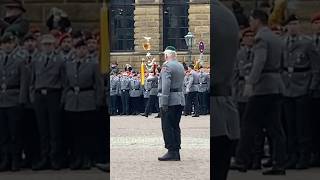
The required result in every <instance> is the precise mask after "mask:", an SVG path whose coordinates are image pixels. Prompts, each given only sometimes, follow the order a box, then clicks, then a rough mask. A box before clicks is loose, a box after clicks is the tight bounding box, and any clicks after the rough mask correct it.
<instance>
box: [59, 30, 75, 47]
mask: <svg viewBox="0 0 320 180" xmlns="http://www.w3.org/2000/svg"><path fill="white" fill-rule="evenodd" d="M67 38H72V37H71V35H70V34H68V33H67V34H64V35H62V36H61V37H60V39H59V45H61V44H62V42H63V41H64V40H65V39H67Z"/></svg>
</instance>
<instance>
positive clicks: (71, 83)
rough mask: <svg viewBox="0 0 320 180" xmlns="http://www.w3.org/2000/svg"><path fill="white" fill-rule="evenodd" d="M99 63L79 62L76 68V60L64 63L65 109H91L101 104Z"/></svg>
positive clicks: (76, 110)
mask: <svg viewBox="0 0 320 180" xmlns="http://www.w3.org/2000/svg"><path fill="white" fill-rule="evenodd" d="M102 82H103V81H102V76H101V74H100V70H99V65H98V64H97V63H93V62H89V59H86V60H84V61H83V62H81V64H80V66H79V68H77V61H72V62H67V63H66V77H65V79H64V90H63V96H62V99H63V102H64V104H65V105H64V109H65V110H66V111H72V112H80V111H93V110H96V109H97V108H99V107H101V106H102V104H103V83H102Z"/></svg>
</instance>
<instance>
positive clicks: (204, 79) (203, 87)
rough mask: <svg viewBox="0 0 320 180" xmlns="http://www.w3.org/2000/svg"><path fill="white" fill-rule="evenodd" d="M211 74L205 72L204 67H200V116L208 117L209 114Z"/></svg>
mask: <svg viewBox="0 0 320 180" xmlns="http://www.w3.org/2000/svg"><path fill="white" fill-rule="evenodd" d="M209 76H210V75H209V74H208V73H206V72H204V69H203V67H200V72H199V85H198V94H199V104H200V110H199V112H200V115H206V114H207V113H208V106H207V105H208V104H207V98H208V89H209V86H208V85H209V83H208V82H209V80H210V79H209Z"/></svg>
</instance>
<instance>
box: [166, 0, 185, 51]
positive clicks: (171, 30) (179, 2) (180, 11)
mask: <svg viewBox="0 0 320 180" xmlns="http://www.w3.org/2000/svg"><path fill="white" fill-rule="evenodd" d="M188 10H189V0H164V7H163V16H164V23H163V45H164V48H166V47H167V46H175V47H176V49H177V50H179V51H183V50H188V47H187V45H186V42H185V40H184V36H185V35H187V34H188V28H189V18H188V15H189V12H188Z"/></svg>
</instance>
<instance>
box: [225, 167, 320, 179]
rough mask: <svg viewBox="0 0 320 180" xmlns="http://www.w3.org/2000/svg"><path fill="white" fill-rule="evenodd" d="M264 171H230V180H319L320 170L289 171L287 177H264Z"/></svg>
mask: <svg viewBox="0 0 320 180" xmlns="http://www.w3.org/2000/svg"><path fill="white" fill-rule="evenodd" d="M261 173H262V171H249V172H248V173H239V172H237V171H230V174H229V178H228V180H319V179H320V169H319V168H313V169H308V170H302V171H295V170H287V172H286V176H263V175H261Z"/></svg>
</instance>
